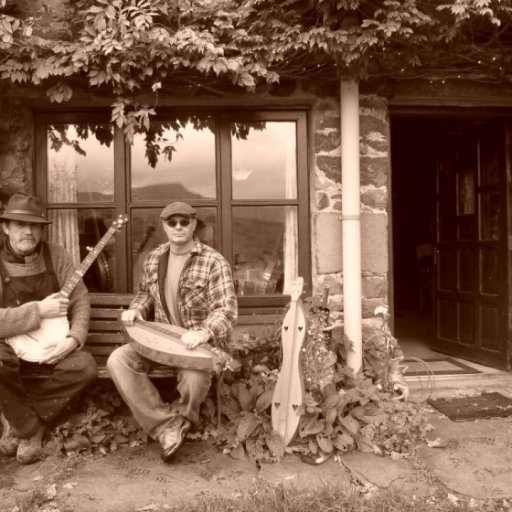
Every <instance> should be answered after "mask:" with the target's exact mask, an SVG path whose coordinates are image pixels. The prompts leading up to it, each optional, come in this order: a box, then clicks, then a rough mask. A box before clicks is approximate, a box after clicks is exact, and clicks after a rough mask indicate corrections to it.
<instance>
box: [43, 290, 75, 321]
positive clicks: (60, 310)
mask: <svg viewBox="0 0 512 512" xmlns="http://www.w3.org/2000/svg"><path fill="white" fill-rule="evenodd" d="M37 305H38V307H39V314H40V316H41V318H56V317H58V316H66V314H67V312H68V306H69V299H66V298H64V297H61V296H60V295H59V294H58V293H52V294H51V295H48V297H46V298H44V299H43V300H40V301H39V302H38V303H37Z"/></svg>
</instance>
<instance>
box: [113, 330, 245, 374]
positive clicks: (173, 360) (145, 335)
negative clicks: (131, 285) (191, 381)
mask: <svg viewBox="0 0 512 512" xmlns="http://www.w3.org/2000/svg"><path fill="white" fill-rule="evenodd" d="M123 328H124V329H125V330H126V333H127V334H128V336H129V338H130V341H131V343H132V346H133V348H134V349H135V350H136V351H137V352H138V353H139V354H140V355H141V356H144V357H146V358H147V359H150V360H151V361H154V362H156V363H160V364H163V365H167V366H177V367H178V368H187V369H189V370H211V371H213V372H215V373H222V372H223V371H224V370H226V369H228V370H231V371H232V372H236V371H238V370H239V369H240V367H241V365H240V363H239V362H238V361H237V360H236V359H234V358H233V357H232V356H231V355H229V354H228V353H227V352H224V351H223V350H221V349H219V348H217V347H212V346H211V345H209V344H207V343H203V344H201V345H199V346H198V347H196V348H194V349H192V350H190V349H188V348H187V347H186V346H185V344H184V343H183V342H182V341H181V336H182V335H183V334H184V333H186V332H187V329H184V328H183V327H179V326H177V325H170V324H166V323H162V322H147V321H145V320H135V322H134V323H133V325H130V326H129V325H124V326H123Z"/></svg>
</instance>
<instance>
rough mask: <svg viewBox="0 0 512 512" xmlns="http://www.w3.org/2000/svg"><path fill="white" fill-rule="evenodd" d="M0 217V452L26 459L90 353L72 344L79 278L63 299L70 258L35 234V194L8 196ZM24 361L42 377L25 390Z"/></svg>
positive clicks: (89, 375) (73, 391)
mask: <svg viewBox="0 0 512 512" xmlns="http://www.w3.org/2000/svg"><path fill="white" fill-rule="evenodd" d="M0 222H1V224H2V226H1V227H2V231H3V233H4V236H3V237H2V238H1V239H0V278H1V279H0V410H1V411H2V423H3V424H4V432H3V434H2V438H1V439H0V453H1V454H3V455H7V456H16V458H17V459H18V461H19V462H21V463H22V464H29V463H32V462H36V461H37V460H40V459H41V458H42V456H43V450H42V439H43V435H44V429H45V427H46V426H47V425H50V424H51V423H52V422H53V421H54V420H55V418H56V417H57V416H58V415H59V414H60V412H62V410H63V409H64V407H65V406H66V405H67V404H68V403H69V401H70V400H71V399H72V398H73V397H74V396H76V395H78V394H79V393H81V392H82V391H83V390H84V389H85V388H86V387H87V386H88V385H89V384H90V383H91V382H92V381H93V380H94V379H95V378H96V373H97V369H96V363H95V361H94V358H93V357H92V356H91V355H90V354H89V353H87V352H82V351H80V350H79V349H80V348H81V347H82V346H83V344H84V342H85V338H86V336H87V331H88V328H89V315H90V303H89V298H88V292H87V288H86V287H85V285H84V284H83V283H82V282H79V283H78V285H77V286H76V287H75V289H74V291H73V292H72V293H71V295H70V296H69V298H65V297H63V296H60V295H59V294H58V293H57V292H59V291H60V290H61V288H62V287H63V285H64V283H65V282H66V280H67V279H68V278H69V277H71V276H72V275H73V273H74V271H75V269H74V264H73V260H72V258H71V255H70V254H69V253H68V251H67V250H66V249H65V248H64V247H61V246H60V245H56V244H53V243H50V242H44V241H42V240H41V238H42V232H43V228H44V226H45V225H46V224H50V222H49V221H48V220H47V219H46V218H45V214H44V210H43V207H42V205H41V201H40V200H39V199H38V198H37V197H33V196H26V195H22V194H14V195H13V196H11V198H10V199H9V201H8V203H7V205H6V207H5V210H4V211H3V213H1V214H0ZM65 318H67V320H68V321H69V330H68V328H67V325H68V322H67V321H66V320H64V325H65V327H64V328H61V325H63V324H62V322H61V321H62V320H63V319H65ZM55 322H56V323H58V328H55V329H53V330H52V328H51V327H52V326H54V323H55ZM63 330H64V332H62V331H63ZM36 340H37V341H36ZM30 364H37V365H44V366H45V367H46V368H47V369H48V371H49V373H50V376H49V377H48V378H47V379H44V380H43V381H41V382H40V383H39V384H38V386H36V387H34V388H32V389H30V390H28V389H26V388H25V386H24V385H23V382H22V379H21V376H20V367H21V366H25V365H30Z"/></svg>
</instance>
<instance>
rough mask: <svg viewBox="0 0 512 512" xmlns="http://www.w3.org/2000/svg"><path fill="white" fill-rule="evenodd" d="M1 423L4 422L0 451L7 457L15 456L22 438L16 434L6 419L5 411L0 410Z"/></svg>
mask: <svg viewBox="0 0 512 512" xmlns="http://www.w3.org/2000/svg"><path fill="white" fill-rule="evenodd" d="M0 423H1V424H2V437H0V453H1V454H2V455H5V456H7V457H15V456H16V452H17V451H18V445H19V444H20V440H19V439H18V438H17V437H16V436H15V435H14V432H13V429H12V428H11V425H9V423H8V421H7V420H6V419H5V416H4V413H3V412H0Z"/></svg>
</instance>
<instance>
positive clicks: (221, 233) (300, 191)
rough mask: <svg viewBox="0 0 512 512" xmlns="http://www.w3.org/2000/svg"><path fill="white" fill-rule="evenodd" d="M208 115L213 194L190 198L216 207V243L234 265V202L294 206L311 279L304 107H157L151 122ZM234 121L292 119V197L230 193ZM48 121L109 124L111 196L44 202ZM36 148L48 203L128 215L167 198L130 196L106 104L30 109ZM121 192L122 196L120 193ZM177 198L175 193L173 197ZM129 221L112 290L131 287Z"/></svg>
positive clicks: (265, 302) (253, 301) (40, 185)
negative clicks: (85, 107)
mask: <svg viewBox="0 0 512 512" xmlns="http://www.w3.org/2000/svg"><path fill="white" fill-rule="evenodd" d="M186 115H197V116H200V115H204V116H208V115H211V116H213V118H214V127H215V151H216V162H215V172H216V195H217V197H216V199H213V200H212V199H197V200H196V199H194V200H193V201H190V202H191V203H192V204H193V206H196V207H212V208H215V209H216V210H217V226H218V227H217V230H216V237H217V240H216V242H217V247H218V249H219V251H220V252H221V253H222V254H223V255H224V256H225V257H226V259H227V260H228V262H229V263H230V265H233V261H232V253H233V238H232V215H231V212H232V209H233V208H234V207H237V206H256V207H258V206H288V205H290V206H296V207H297V222H298V233H297V235H298V237H299V241H298V259H299V261H298V273H299V275H300V276H302V277H303V278H304V282H305V283H306V286H308V287H309V286H310V283H311V263H310V262H311V248H310V245H311V244H310V224H309V172H308V169H309V160H308V134H307V129H308V116H307V111H306V110H304V109H297V110H295V109H288V110H268V109H261V110H253V109H240V108H238V109H234V110H228V111H226V110H222V111H221V110H216V109H196V108H194V109H191V108H187V109H186V110H185V109H175V108H172V109H171V108H162V109H160V110H159V111H158V113H157V115H155V116H154V117H152V119H151V120H152V121H154V122H165V121H166V119H169V118H170V117H174V116H186ZM236 121H242V122H243V121H247V122H257V121H267V122H272V121H290V122H295V124H296V130H297V132H296V162H297V198H296V199H272V200H263V199H257V200H249V199H243V200H241V199H238V200H234V199H233V198H232V190H231V187H232V181H231V180H232V176H231V166H232V158H231V134H230V123H232V122H236ZM53 123H55V124H56V123H66V124H87V123H96V124H98V123H105V124H110V125H112V126H113V128H114V139H113V159H114V201H102V202H98V201H90V202H84V203H79V204H77V203H49V202H47V185H48V174H47V160H48V155H47V134H46V126H47V125H48V124H53ZM34 126H35V149H34V160H35V161H34V169H35V176H34V184H35V191H36V194H37V195H38V196H39V197H40V198H41V199H42V200H43V203H44V204H46V207H47V208H48V209H66V208H72V209H78V210H80V209H90V208H94V209H111V210H113V211H114V214H115V215H116V216H117V215H119V214H122V213H126V214H128V218H131V215H132V211H133V210H137V209H141V208H163V207H164V206H165V204H167V202H165V201H160V200H142V201H140V200H138V201H132V199H131V194H130V183H131V162H130V145H129V144H128V143H126V141H125V139H124V135H123V132H122V129H120V128H118V127H117V126H116V125H115V123H112V121H111V119H110V112H109V111H108V110H105V109H101V110H95V111H91V110H88V111H87V112H84V111H80V110H74V111H65V112H62V111H44V112H37V113H35V123H34ZM120 197H121V198H122V201H120V200H119V198H120ZM173 199H176V200H180V198H173ZM129 228H130V226H129V224H128V225H127V227H126V228H125V229H123V230H121V231H120V232H118V233H117V234H116V236H115V251H116V255H117V256H116V258H117V259H118V261H119V262H120V264H119V265H116V275H115V280H116V288H117V290H116V292H115V293H127V292H128V293H129V292H130V291H131V284H132V283H131V280H132V276H131V272H128V269H130V268H132V265H133V261H132V251H131V250H129V249H130V248H131V247H132V240H131V232H130V229H129ZM288 301H289V296H288V295H267V296H256V295H255V296H239V297H238V302H239V306H240V307H241V308H250V309H254V311H255V312H259V313H262V312H271V311H274V309H272V308H276V307H281V306H283V305H285V304H286V303H287V302H288Z"/></svg>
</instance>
